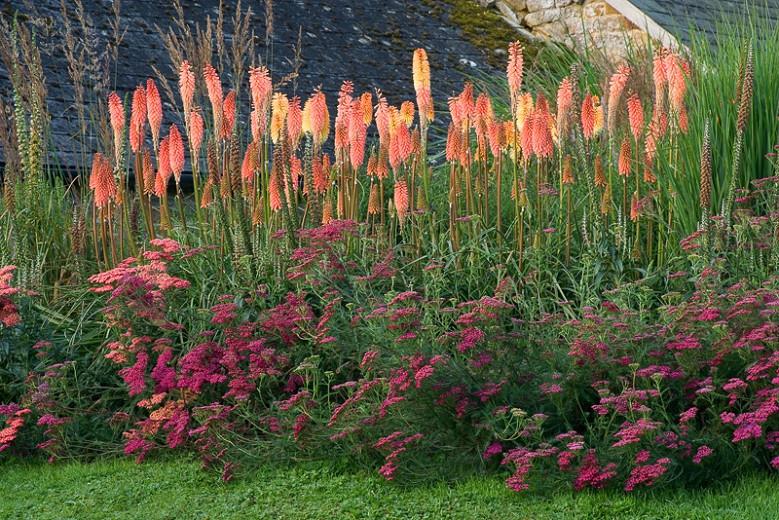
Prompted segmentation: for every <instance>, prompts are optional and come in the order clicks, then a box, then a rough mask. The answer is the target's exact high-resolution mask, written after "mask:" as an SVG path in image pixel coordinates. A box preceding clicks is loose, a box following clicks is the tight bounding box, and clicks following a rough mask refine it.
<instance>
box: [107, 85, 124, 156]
mask: <svg viewBox="0 0 779 520" xmlns="http://www.w3.org/2000/svg"><path fill="white" fill-rule="evenodd" d="M108 113H109V115H110V117H111V129H112V130H113V132H114V150H115V151H116V162H117V163H118V162H119V159H120V154H121V149H122V132H123V131H124V105H123V104H122V99H121V98H120V97H119V95H118V94H117V93H116V92H111V94H109V96H108Z"/></svg>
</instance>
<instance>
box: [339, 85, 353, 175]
mask: <svg viewBox="0 0 779 520" xmlns="http://www.w3.org/2000/svg"><path fill="white" fill-rule="evenodd" d="M352 92H354V86H353V85H352V82H351V81H344V82H343V84H342V85H341V90H340V92H339V93H338V106H337V108H336V113H335V137H334V139H335V141H334V145H335V150H336V160H338V159H339V157H340V156H339V151H341V150H346V147H347V146H348V145H349V113H350V112H351V108H352Z"/></svg>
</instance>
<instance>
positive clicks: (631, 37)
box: [477, 0, 648, 62]
mask: <svg viewBox="0 0 779 520" xmlns="http://www.w3.org/2000/svg"><path fill="white" fill-rule="evenodd" d="M477 1H478V2H479V3H481V4H482V6H484V7H490V8H494V9H498V10H499V11H500V13H501V15H502V16H503V18H504V19H505V20H506V22H508V23H509V24H511V25H512V26H514V27H515V28H516V29H517V30H518V31H519V32H520V33H522V34H524V35H525V36H529V37H534V38H539V39H552V40H555V41H558V42H562V43H564V44H566V45H568V46H569V47H572V48H582V47H583V46H584V45H589V46H591V47H595V48H596V49H599V50H601V51H602V52H603V53H604V54H605V55H606V57H607V58H608V59H609V60H611V61H613V62H618V61H620V59H621V58H623V57H624V56H625V54H626V49H627V47H628V42H633V43H642V42H645V41H646V38H647V37H648V36H647V33H646V32H645V31H643V30H641V29H639V28H637V27H636V26H635V25H633V24H632V23H631V22H630V21H628V20H627V19H626V18H625V17H624V16H622V15H621V14H620V13H619V12H618V11H617V10H615V9H614V8H613V7H611V5H609V3H608V2H607V1H605V0H477Z"/></svg>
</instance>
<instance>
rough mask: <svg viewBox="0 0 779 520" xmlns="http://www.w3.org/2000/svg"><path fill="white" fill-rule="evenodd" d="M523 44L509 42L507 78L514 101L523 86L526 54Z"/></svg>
mask: <svg viewBox="0 0 779 520" xmlns="http://www.w3.org/2000/svg"><path fill="white" fill-rule="evenodd" d="M522 50H523V49H522V44H521V43H520V42H519V41H515V42H511V43H510V44H509V59H508V65H507V66H506V78H507V79H508V84H509V93H510V94H511V101H512V103H513V102H514V101H515V100H516V99H517V96H518V95H519V90H520V89H521V88H522V74H523V72H524V71H523V68H524V56H523V52H522Z"/></svg>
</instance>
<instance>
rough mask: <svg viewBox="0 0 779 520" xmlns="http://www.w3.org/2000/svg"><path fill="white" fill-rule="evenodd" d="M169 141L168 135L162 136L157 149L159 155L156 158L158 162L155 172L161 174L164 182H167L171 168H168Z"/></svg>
mask: <svg viewBox="0 0 779 520" xmlns="http://www.w3.org/2000/svg"><path fill="white" fill-rule="evenodd" d="M169 145H170V142H169V140H168V137H164V138H163V139H162V141H160V151H159V157H158V158H157V160H158V164H157V170H158V171H157V173H158V174H159V175H162V177H163V179H165V182H166V183H167V181H168V179H170V176H171V173H173V172H172V170H171V169H170V153H169V152H170V147H169Z"/></svg>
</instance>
